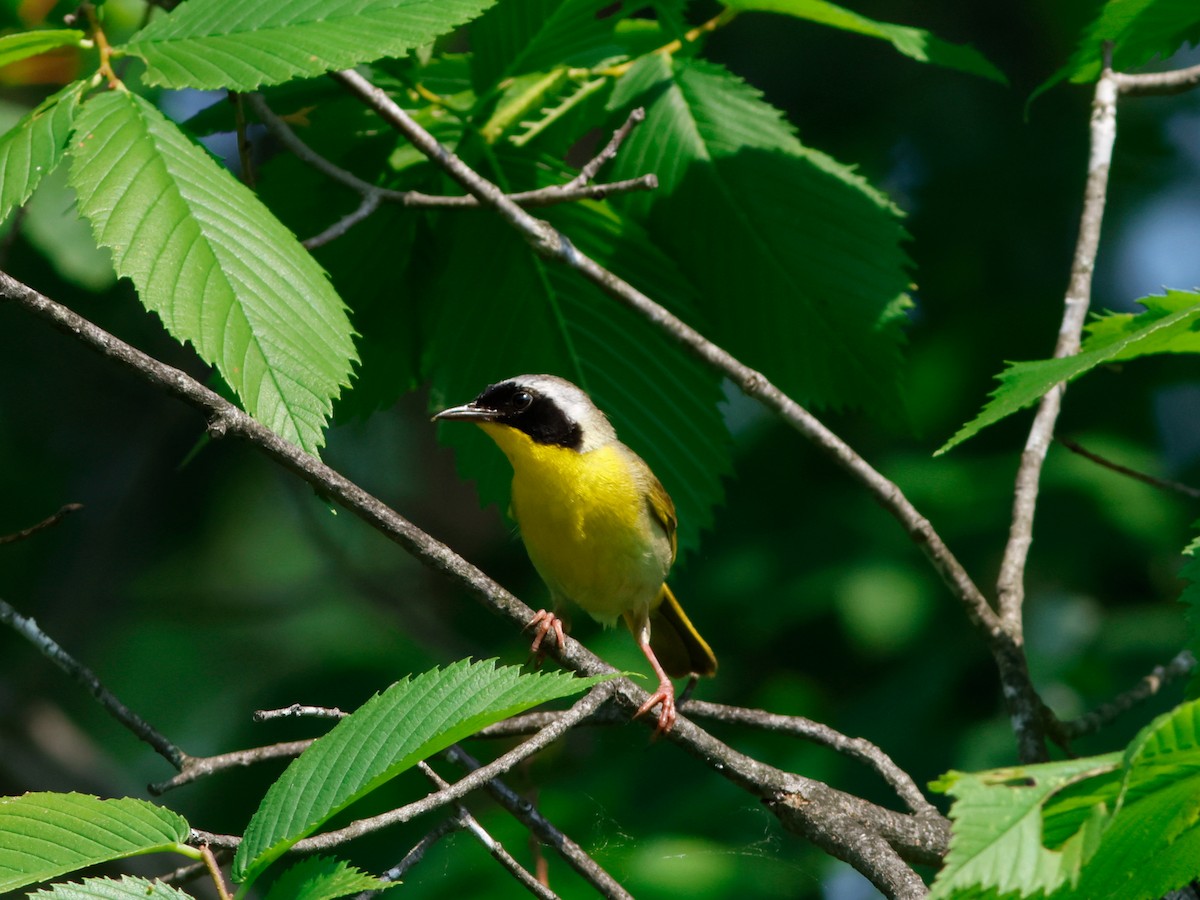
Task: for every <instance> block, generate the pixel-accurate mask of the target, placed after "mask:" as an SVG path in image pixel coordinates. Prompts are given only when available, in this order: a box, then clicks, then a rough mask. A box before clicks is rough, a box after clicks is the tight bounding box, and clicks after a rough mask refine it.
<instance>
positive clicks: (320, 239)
mask: <svg viewBox="0 0 1200 900" xmlns="http://www.w3.org/2000/svg"><path fill="white" fill-rule="evenodd" d="M381 202H382V198H381V197H380V195H379V192H378V191H372V192H371V193H369V194H366V195H364V196H363V198H362V203H360V204H358V206H357V207H355V209H354V211H353V212H349V213H347V214H346V215H344V216H342V217H341V218H340V219H338V220H337V221H336V222H334V223H333V224H332V225H330V226H329V227H328V228H326V229H325V230H324V231H322V232H321V233H320V234H314V235H313V236H312V237H310V238H305V239H304V240H302V241H301V242H300V243H301V244H303V245H304V249H305V250H316V249H317V248H318V247H324V246H325V245H326V244H328V243H331V242H332V241H336V240H337V239H338V238H340V237H342V236H343V235H344V234H345V233H346V232H347V231H349V230H350V229H351V228H353V227H354V226H355V225H357V224H358V223H359V222H361V221H362V220H363V219H366V218H368V217H369V216H372V215H374V214H375V210H377V209H379V204H380V203H381Z"/></svg>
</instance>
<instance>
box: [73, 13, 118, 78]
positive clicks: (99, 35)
mask: <svg viewBox="0 0 1200 900" xmlns="http://www.w3.org/2000/svg"><path fill="white" fill-rule="evenodd" d="M82 8H83V13H84V15H85V16H87V20H88V28H89V29H90V30H91V32H92V39H93V40H95V42H96V49H97V51H98V52H99V53H100V74H101V75H102V76H103V77H104V79H105V81H107V82H108V86H109V88H110V89H112V90H114V91H115V90H122V91H125V90H128V88H126V87H125V85H124V84H123V83H122V81H121V79H120V78H118V77H117V73H116V71H114V69H113V67H112V57H113V48H112V45H111V44H109V42H108V36H107V35H106V34H105V33H104V29H103V28H101V27H100V16H99V14H98V13H97V12H96V5H95V4H94V3H84V4H83V7H82Z"/></svg>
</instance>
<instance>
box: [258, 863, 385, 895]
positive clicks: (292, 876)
mask: <svg viewBox="0 0 1200 900" xmlns="http://www.w3.org/2000/svg"><path fill="white" fill-rule="evenodd" d="M399 884H400V882H398V881H381V880H380V879H378V878H375V877H374V876H372V875H368V874H367V873H366V872H363V871H361V870H359V869H356V868H355V867H354V866H352V865H350V864H349V863H346V862H343V861H342V860H340V859H333V858H331V857H328V856H311V857H309V858H308V859H306V860H303V861H301V862H298V863H296V864H295V865H294V866H292V867H291V868H289V869H288V870H287V871H286V872H284V873H283V874H282V875H280V876H279V878H277V879H276V880H275V883H274V884H272V885H271V889H270V890H269V891H267V896H266V898H265V900H336V898H338V897H347V896H349V895H350V894H358V893H361V892H362V891H386V890H390V889H391V888H394V887H396V886H398V885H399Z"/></svg>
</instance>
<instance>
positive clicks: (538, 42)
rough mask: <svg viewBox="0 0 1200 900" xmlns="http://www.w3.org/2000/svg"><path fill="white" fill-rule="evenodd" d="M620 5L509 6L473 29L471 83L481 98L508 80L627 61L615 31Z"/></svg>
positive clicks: (527, 2) (549, 2)
mask: <svg viewBox="0 0 1200 900" xmlns="http://www.w3.org/2000/svg"><path fill="white" fill-rule="evenodd" d="M620 20H621V15H620V4H618V5H617V6H616V7H615V8H610V9H604V8H603V5H602V4H598V3H596V2H595V0H505V2H504V3H500V4H498V5H497V6H496V7H495V8H493V9H491V10H489V11H488V13H487V14H486V15H484V16H482V17H481V18H480V19H479V21H478V22H475V23H474V24H472V26H471V49H472V51H473V54H472V60H471V73H472V80H473V81H474V83H475V88H476V90H477V91H479V92H480V93H481V94H482V93H483V92H484V91H485V90H486V89H487V88H489V87H491V86H492V85H494V84H496V83H497V82H499V81H501V80H502V79H504V78H509V77H512V76H514V75H525V74H528V73H531V72H550V71H552V70H554V69H557V68H560V67H575V68H583V69H590V68H592V67H594V66H598V65H600V64H602V63H605V62H611V61H613V60H617V59H622V58H624V53H625V51H624V48H623V47H622V45H621V43H620V42H619V41H618V40H617V39H616V38H615V36H614V31H615V27H616V25H617V23H618V22H619V21H620Z"/></svg>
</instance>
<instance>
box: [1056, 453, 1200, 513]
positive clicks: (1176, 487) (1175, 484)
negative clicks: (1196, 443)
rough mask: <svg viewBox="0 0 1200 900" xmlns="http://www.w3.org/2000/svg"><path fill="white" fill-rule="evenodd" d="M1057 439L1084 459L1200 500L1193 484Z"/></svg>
mask: <svg viewBox="0 0 1200 900" xmlns="http://www.w3.org/2000/svg"><path fill="white" fill-rule="evenodd" d="M1055 440H1056V441H1058V442H1059V443H1060V444H1062V445H1063V446H1064V447H1066V448H1067V449H1068V450H1070V451H1071V452H1072V453H1077V454H1079V455H1080V456H1082V457H1083V458H1084V459H1090V460H1091V461H1092V462H1094V463H1096V464H1097V465H1099V466H1103V467H1104V468H1106V469H1111V470H1112V471H1114V472H1118V473H1120V474H1121V475H1127V476H1129V477H1130V478H1132V479H1133V480H1134V481H1140V482H1142V483H1143V484H1148V485H1150V486H1151V487H1156V488H1158V489H1159V490H1162V491H1168V492H1170V493H1174V494H1182V495H1183V496H1185V497H1191V498H1192V499H1193V500H1200V490H1197V489H1196V488H1194V487H1192V486H1191V485H1187V484H1183V483H1182V482H1179V481H1170V480H1169V479H1166V478H1156V477H1155V476H1153V475H1147V474H1146V473H1145V472H1139V471H1137V470H1136V469H1131V468H1129V467H1128V466H1123V465H1121V464H1120V463H1115V462H1113V461H1112V460H1111V459H1105V458H1104V457H1103V456H1100V455H1099V454H1097V453H1093V452H1092V451H1090V450H1087V449H1085V448H1084V447H1081V446H1080V445H1079V444H1077V443H1076V442H1075V441H1072V440H1068V439H1067V438H1065V437H1056V438H1055Z"/></svg>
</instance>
